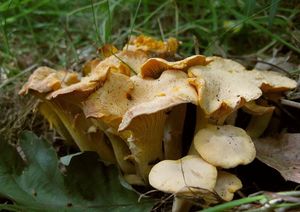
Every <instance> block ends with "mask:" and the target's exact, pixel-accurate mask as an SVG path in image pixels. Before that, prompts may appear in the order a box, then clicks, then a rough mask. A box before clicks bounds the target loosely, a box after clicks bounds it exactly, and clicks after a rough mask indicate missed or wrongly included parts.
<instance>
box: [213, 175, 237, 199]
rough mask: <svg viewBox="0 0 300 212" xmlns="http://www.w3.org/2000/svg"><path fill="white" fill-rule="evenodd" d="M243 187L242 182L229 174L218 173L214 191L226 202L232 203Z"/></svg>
mask: <svg viewBox="0 0 300 212" xmlns="http://www.w3.org/2000/svg"><path fill="white" fill-rule="evenodd" d="M242 187H243V185H242V182H241V180H240V179H239V178H238V177H237V176H235V175H233V174H230V173H228V172H225V171H218V177H217V183H216V186H215V188H214V190H215V191H216V192H217V194H218V195H219V196H220V197H221V198H222V199H223V200H225V201H231V200H232V199H233V196H234V193H235V192H236V191H237V190H239V189H241V188H242Z"/></svg>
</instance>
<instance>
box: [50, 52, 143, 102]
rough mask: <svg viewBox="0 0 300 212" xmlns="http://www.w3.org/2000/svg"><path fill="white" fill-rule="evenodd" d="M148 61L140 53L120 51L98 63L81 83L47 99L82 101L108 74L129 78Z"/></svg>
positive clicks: (101, 83)
mask: <svg viewBox="0 0 300 212" xmlns="http://www.w3.org/2000/svg"><path fill="white" fill-rule="evenodd" d="M147 59H148V57H147V56H146V54H145V53H143V52H141V51H136V52H132V51H121V52H118V53H116V54H113V55H111V56H109V57H107V58H105V59H104V60H103V61H101V62H99V63H98V65H97V66H96V67H94V68H93V70H92V71H91V72H90V74H89V75H87V76H85V77H82V79H81V81H80V82H78V83H76V84H73V85H71V86H68V87H66V88H63V89H60V90H58V91H56V92H53V93H52V94H51V96H49V97H48V98H56V97H57V96H60V95H67V94H71V95H73V96H74V95H76V96H79V95H81V96H82V98H81V100H83V99H84V98H86V97H87V96H88V95H90V94H91V93H93V92H94V91H95V89H97V88H98V87H101V86H102V85H103V83H104V82H105V81H106V79H107V75H108V73H109V72H114V73H120V74H123V75H125V76H130V75H131V72H136V73H138V72H140V67H141V65H142V64H143V63H144V62H145V61H146V60H147Z"/></svg>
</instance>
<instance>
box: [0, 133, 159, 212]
mask: <svg viewBox="0 0 300 212" xmlns="http://www.w3.org/2000/svg"><path fill="white" fill-rule="evenodd" d="M0 139H1V138H0ZM20 146H21V149H22V150H23V152H24V155H25V159H26V164H25V162H24V161H23V160H22V158H21V157H20V156H19V154H18V153H17V151H16V150H15V149H14V148H13V147H12V146H10V145H8V144H7V143H6V142H5V141H1V140H0V196H2V197H5V198H8V199H11V200H12V201H13V202H14V203H15V205H5V204H3V205H0V209H1V208H2V209H10V210H16V211H20V210H21V211H69V210H70V211H150V210H151V208H152V207H153V205H154V202H153V201H152V200H149V199H147V200H143V201H141V202H138V195H137V194H136V193H135V192H134V191H130V190H127V189H126V188H124V187H123V186H122V185H121V184H120V181H119V179H118V176H119V174H118V170H117V168H116V167H114V166H105V165H103V163H102V162H101V161H100V160H99V157H98V155H97V154H96V153H93V152H85V153H83V154H80V155H75V156H73V157H72V158H71V161H70V164H69V165H68V166H67V167H66V172H64V173H63V174H62V173H61V171H60V169H59V161H58V158H57V156H56V153H55V151H54V149H53V148H52V146H51V145H50V144H49V143H48V142H47V141H45V140H43V139H40V138H38V137H37V136H36V135H34V134H33V133H30V132H25V133H23V134H22V136H21V139H20Z"/></svg>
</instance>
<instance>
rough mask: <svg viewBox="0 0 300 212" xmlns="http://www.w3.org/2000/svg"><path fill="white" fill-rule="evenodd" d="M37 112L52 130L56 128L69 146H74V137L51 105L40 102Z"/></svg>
mask: <svg viewBox="0 0 300 212" xmlns="http://www.w3.org/2000/svg"><path fill="white" fill-rule="evenodd" d="M37 110H38V111H39V112H40V113H41V114H42V115H43V116H44V118H45V119H47V120H48V122H49V124H50V128H51V129H52V128H54V129H55V130H56V131H57V132H58V134H59V135H60V136H62V137H63V138H64V139H65V142H66V144H67V145H70V146H71V145H74V141H73V138H72V136H71V135H70V133H69V131H68V129H67V128H66V127H65V125H64V124H63V122H62V121H61V119H60V118H59V117H58V115H57V114H56V113H55V111H54V110H53V109H52V108H51V107H49V104H47V103H45V102H43V101H40V102H39V104H38V106H37Z"/></svg>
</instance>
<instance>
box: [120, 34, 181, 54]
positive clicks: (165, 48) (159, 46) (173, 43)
mask: <svg viewBox="0 0 300 212" xmlns="http://www.w3.org/2000/svg"><path fill="white" fill-rule="evenodd" d="M178 44H179V42H178V41H177V40H176V39H175V38H172V37H171V38H169V39H168V40H167V41H166V42H163V41H160V40H156V39H154V38H152V37H148V36H145V35H140V36H137V37H135V36H131V37H130V40H129V42H128V44H126V45H125V46H124V48H123V50H130V51H144V52H146V53H148V54H149V55H151V56H156V57H162V58H166V57H170V56H174V54H175V53H176V51H177V48H178Z"/></svg>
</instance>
